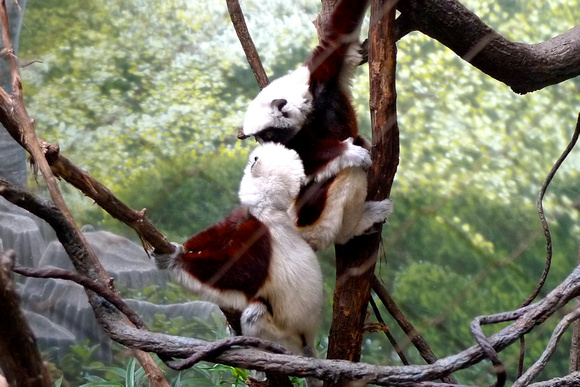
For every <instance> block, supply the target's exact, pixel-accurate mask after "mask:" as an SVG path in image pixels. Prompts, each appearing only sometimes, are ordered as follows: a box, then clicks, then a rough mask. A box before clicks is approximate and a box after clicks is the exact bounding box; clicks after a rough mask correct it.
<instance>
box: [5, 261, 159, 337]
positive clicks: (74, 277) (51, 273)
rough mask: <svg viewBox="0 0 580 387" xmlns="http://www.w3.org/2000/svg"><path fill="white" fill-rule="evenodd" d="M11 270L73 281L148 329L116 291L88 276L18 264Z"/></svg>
mask: <svg viewBox="0 0 580 387" xmlns="http://www.w3.org/2000/svg"><path fill="white" fill-rule="evenodd" d="M12 271H13V272H15V273H18V274H21V275H23V276H25V277H33V278H57V279H62V280H67V281H73V282H75V283H77V284H79V285H81V286H82V287H84V288H85V289H89V290H91V291H93V292H95V293H97V294H98V295H99V296H101V297H103V298H104V299H105V300H107V301H109V302H110V303H111V304H112V305H113V306H115V308H117V309H119V311H120V312H121V313H123V314H124V315H125V316H127V318H128V319H129V321H131V322H132V323H133V325H135V326H136V327H137V328H139V329H148V328H147V326H146V325H145V323H144V322H143V321H142V320H141V318H140V317H139V316H138V315H137V313H135V311H134V310H133V309H131V308H129V306H128V305H127V304H126V303H125V301H123V299H122V298H121V297H120V296H119V294H118V293H116V292H113V291H111V289H110V288H109V287H107V286H104V285H103V284H101V283H100V282H96V281H94V280H92V279H90V278H88V277H85V276H83V275H81V274H79V273H77V272H74V271H70V270H64V269H57V268H46V269H33V268H31V267H24V266H20V265H15V266H14V268H12Z"/></svg>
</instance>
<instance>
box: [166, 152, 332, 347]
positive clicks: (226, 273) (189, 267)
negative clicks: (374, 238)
mask: <svg viewBox="0 0 580 387" xmlns="http://www.w3.org/2000/svg"><path fill="white" fill-rule="evenodd" d="M305 178H306V176H305V175H304V169H303V166H302V161H301V160H300V158H299V157H298V154H297V153H296V152H295V151H293V150H290V149H287V148H285V147H284V146H282V145H280V144H265V145H264V146H259V147H258V148H257V149H256V150H254V151H253V152H252V153H251V155H250V159H249V162H248V165H247V166H246V168H245V171H244V177H243V178H242V182H241V184H240V190H239V197H240V203H241V206H240V207H238V208H237V209H236V210H234V211H233V212H231V213H230V214H229V215H227V216H226V218H225V219H224V220H222V221H220V222H219V223H216V224H215V225H213V226H211V227H209V228H207V229H206V230H204V231H201V232H200V233H198V234H196V235H194V236H192V237H191V238H189V239H188V240H187V241H186V242H185V243H184V245H183V246H181V245H176V248H177V249H176V250H177V252H176V253H175V254H173V255H155V260H156V263H157V266H158V267H159V268H160V269H170V270H171V271H173V273H174V274H175V275H176V277H177V279H178V280H179V281H180V282H181V283H182V284H183V285H184V286H185V287H187V288H189V289H190V290H191V291H193V292H194V293H196V294H197V295H199V296H201V297H202V298H204V299H206V300H208V301H212V302H215V303H216V304H218V305H219V306H221V307H225V308H233V309H235V310H239V311H242V316H241V326H242V334H243V335H246V336H255V337H259V338H262V339H265V340H270V341H274V342H277V343H279V344H281V345H283V346H285V347H287V348H288V349H290V350H291V351H293V352H295V353H297V354H301V355H305V356H315V347H314V346H315V339H316V334H317V332H318V326H319V323H320V320H321V313H322V305H323V289H322V274H321V272H320V267H319V265H318V261H317V259H316V255H315V253H314V251H313V250H312V248H311V247H310V246H309V245H308V244H307V243H306V242H305V241H304V239H303V238H302V237H301V236H300V234H299V233H298V230H297V228H296V227H295V226H294V224H293V222H292V220H291V218H290V216H289V214H288V212H287V210H288V207H289V206H290V205H291V203H292V201H293V200H294V199H295V197H296V196H297V195H298V192H299V190H300V186H301V184H302V182H303V181H304V179H305Z"/></svg>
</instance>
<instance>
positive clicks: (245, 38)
mask: <svg viewBox="0 0 580 387" xmlns="http://www.w3.org/2000/svg"><path fill="white" fill-rule="evenodd" d="M226 3H227V5H228V12H229V13H230V18H231V19H232V24H233V25H234V29H235V30H236V34H237V35H238V39H240V43H241V44H242V48H243V49H244V53H245V54H246V58H247V59H248V63H249V64H250V67H251V68H252V71H253V72H254V76H255V77H256V81H258V86H259V87H260V89H263V88H264V87H266V86H268V83H270V81H268V76H267V75H266V72H265V71H264V66H262V61H261V60H260V56H259V55H258V51H256V46H255V45H254V42H253V41H252V37H251V36H250V33H249V31H248V26H247V25H246V20H245V19H244V14H243V12H242V8H241V7H240V2H239V1H238V0H226Z"/></svg>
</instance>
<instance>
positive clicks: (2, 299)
mask: <svg viewBox="0 0 580 387" xmlns="http://www.w3.org/2000/svg"><path fill="white" fill-rule="evenodd" d="M13 264H14V256H13V252H12V253H10V252H4V253H3V252H0V310H1V311H2V318H0V368H2V372H3V373H4V376H6V380H7V381H8V383H9V385H10V386H14V387H29V386H30V387H52V386H53V382H52V378H51V377H50V374H49V373H48V370H47V369H46V367H45V366H44V362H43V360H42V356H41V355H40V352H39V351H38V347H37V346H36V338H35V337H34V334H33V333H32V329H30V327H29V326H28V322H26V319H25V318H24V315H23V314H22V311H21V310H20V297H18V294H17V293H16V290H15V289H14V285H13V283H12V280H11V266H12V265H13Z"/></svg>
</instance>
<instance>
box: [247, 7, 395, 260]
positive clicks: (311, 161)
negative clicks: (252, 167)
mask: <svg viewBox="0 0 580 387" xmlns="http://www.w3.org/2000/svg"><path fill="white" fill-rule="evenodd" d="M367 6H368V1H365V0H361V1H357V0H340V1H339V2H338V3H337V5H336V6H335V8H334V10H333V12H332V14H331V15H330V16H329V18H328V21H327V22H326V23H325V24H324V25H323V28H322V36H321V39H320V43H319V44H318V46H317V47H316V48H315V49H314V51H313V52H312V54H311V55H310V57H308V59H306V61H305V62H304V63H303V64H302V65H301V66H299V67H298V69H296V70H295V71H293V72H292V73H290V74H288V75H286V76H283V77H281V78H279V79H277V80H275V81H273V82H272V83H271V84H270V85H268V86H267V87H265V88H264V89H263V90H262V91H261V92H260V93H259V94H258V95H257V96H256V98H255V99H254V100H253V101H252V102H251V103H250V104H249V106H248V109H247V111H246V115H245V118H244V122H243V126H242V128H241V129H240V131H239V132H238V137H239V138H240V139H244V138H247V137H250V136H254V137H255V138H256V140H257V141H258V142H260V143H267V142H275V143H280V144H284V145H285V146H286V147H288V148H290V149H293V150H295V151H296V152H298V155H299V156H300V158H301V159H302V161H303V163H304V170H305V173H306V176H307V180H306V182H305V184H304V185H303V186H302V187H301V190H300V193H299V195H298V197H297V198H296V200H295V201H294V203H293V205H292V206H291V208H290V210H289V213H290V214H291V216H292V218H293V219H294V223H295V224H296V226H297V227H298V229H299V230H300V233H301V235H302V236H303V238H304V239H305V240H306V241H308V243H309V244H310V245H311V246H312V248H313V249H314V250H320V249H323V248H326V247H327V246H329V245H330V244H332V243H339V244H344V243H346V242H347V241H348V240H349V239H351V238H352V237H353V236H355V235H359V234H362V233H363V232H364V231H365V230H367V229H369V228H370V227H371V226H372V225H373V224H375V223H380V222H384V221H385V220H386V218H387V216H388V214H389V213H390V212H391V202H390V201H389V200H383V201H368V202H367V201H366V200H365V199H366V195H367V177H366V172H365V170H366V169H367V168H368V167H369V166H370V163H371V160H370V154H369V151H368V150H369V149H370V145H368V144H369V142H368V140H366V139H364V137H362V136H359V134H358V124H357V119H356V114H355V110H354V107H353V104H352V95H351V90H350V84H351V79H352V76H353V75H354V72H355V70H356V68H357V66H358V65H359V64H360V63H361V59H362V57H361V54H360V44H359V35H360V26H361V23H362V19H363V17H364V14H365V11H366V9H367Z"/></svg>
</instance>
